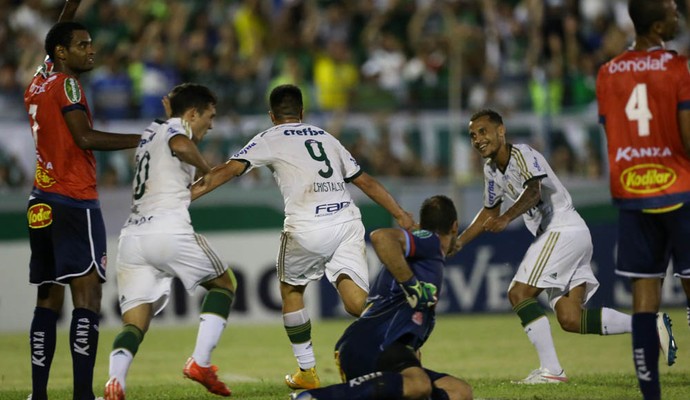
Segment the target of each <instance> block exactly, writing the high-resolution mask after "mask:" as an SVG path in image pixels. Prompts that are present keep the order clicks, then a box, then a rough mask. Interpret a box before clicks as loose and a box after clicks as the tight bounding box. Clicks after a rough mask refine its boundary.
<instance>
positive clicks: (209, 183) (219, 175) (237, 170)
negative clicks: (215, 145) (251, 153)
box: [192, 160, 247, 201]
mask: <svg viewBox="0 0 690 400" xmlns="http://www.w3.org/2000/svg"><path fill="white" fill-rule="evenodd" d="M245 169H247V165H246V164H245V163H244V162H242V161H238V160H228V161H227V162H225V163H224V164H221V165H217V166H215V167H213V168H212V169H211V172H209V173H207V174H206V175H204V176H202V177H201V178H199V179H198V180H197V181H196V182H194V184H193V185H192V201H194V200H196V199H198V198H199V197H201V196H203V195H205V194H206V193H208V192H210V191H212V190H213V189H215V188H217V187H218V186H220V185H222V184H224V183H225V182H229V181H230V180H232V179H233V178H235V177H237V176H240V175H242V173H243V172H244V170H245Z"/></svg>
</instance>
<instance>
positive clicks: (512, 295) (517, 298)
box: [508, 287, 531, 307]
mask: <svg viewBox="0 0 690 400" xmlns="http://www.w3.org/2000/svg"><path fill="white" fill-rule="evenodd" d="M529 298H531V296H529V295H528V294H527V293H525V292H523V291H522V290H519V289H516V288H515V287H513V288H511V289H510V290H509V291H508V300H509V301H510V305H512V306H513V307H515V306H516V305H518V304H520V303H522V302H523V301H525V300H527V299H529Z"/></svg>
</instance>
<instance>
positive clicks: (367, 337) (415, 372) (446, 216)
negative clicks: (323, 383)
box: [291, 196, 472, 400]
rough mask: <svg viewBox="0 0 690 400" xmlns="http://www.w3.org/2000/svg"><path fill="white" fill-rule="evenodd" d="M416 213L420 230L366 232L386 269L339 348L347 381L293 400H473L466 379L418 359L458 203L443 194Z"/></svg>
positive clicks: (452, 234)
mask: <svg viewBox="0 0 690 400" xmlns="http://www.w3.org/2000/svg"><path fill="white" fill-rule="evenodd" d="M420 214H421V215H420V221H421V222H420V227H421V229H420V230H418V231H414V232H408V231H404V230H401V229H392V228H388V229H379V230H376V231H374V232H372V234H371V242H372V244H373V246H374V250H375V251H376V254H377V255H378V257H379V259H380V260H381V262H382V263H383V264H384V266H385V268H384V269H382V270H381V272H380V273H379V275H378V277H377V278H376V282H375V283H374V286H373V287H372V290H371V292H370V293H369V298H368V299H367V305H366V308H365V311H364V313H362V316H361V317H360V318H359V319H358V320H357V321H355V322H354V323H352V325H350V326H349V327H348V328H347V329H346V330H345V333H344V334H343V336H342V337H341V338H340V340H339V341H338V343H337V344H336V360H337V361H338V363H339V366H340V371H341V375H342V378H343V381H344V382H345V383H341V384H338V385H332V386H328V387H324V388H320V389H311V390H306V391H304V392H301V393H299V394H297V393H293V394H292V395H291V399H293V400H309V399H318V400H324V399H328V400H340V399H343V400H345V399H347V400H352V399H408V400H413V399H420V400H421V399H434V400H437V399H452V400H471V399H472V388H471V387H470V385H469V384H467V382H465V381H463V380H461V379H458V378H455V377H453V376H450V375H447V374H443V373H439V372H435V371H432V370H429V369H426V368H424V367H422V364H421V361H420V359H419V357H418V354H419V349H420V348H421V347H422V345H423V344H424V342H425V341H426V339H427V338H428V337H429V335H430V334H431V331H432V330H433V328H434V323H435V310H434V306H435V304H436V301H437V299H438V298H437V291H438V290H440V289H441V285H442V283H443V268H444V266H445V259H446V255H447V254H448V253H449V252H450V251H452V249H453V247H454V241H455V238H456V236H457V232H458V221H457V212H456V210H455V206H454V204H453V202H452V201H451V200H450V199H449V198H447V197H445V196H433V197H431V198H429V199H427V200H425V201H424V204H423V205H422V208H421V211H420Z"/></svg>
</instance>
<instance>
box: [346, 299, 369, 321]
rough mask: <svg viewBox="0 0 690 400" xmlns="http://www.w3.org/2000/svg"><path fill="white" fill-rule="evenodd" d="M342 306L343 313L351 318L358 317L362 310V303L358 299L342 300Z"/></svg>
mask: <svg viewBox="0 0 690 400" xmlns="http://www.w3.org/2000/svg"><path fill="white" fill-rule="evenodd" d="M343 305H344V307H345V311H346V312H347V313H348V314H350V315H352V316H353V317H359V316H360V315H361V314H362V310H363V309H364V301H360V299H349V300H345V299H343Z"/></svg>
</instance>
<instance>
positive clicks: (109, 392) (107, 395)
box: [103, 377, 125, 400]
mask: <svg viewBox="0 0 690 400" xmlns="http://www.w3.org/2000/svg"><path fill="white" fill-rule="evenodd" d="M103 398H104V400H125V391H124V390H123V389H122V385H121V384H120V382H118V381H117V378H115V377H112V378H110V379H108V382H106V383H105V389H104V390H103Z"/></svg>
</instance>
